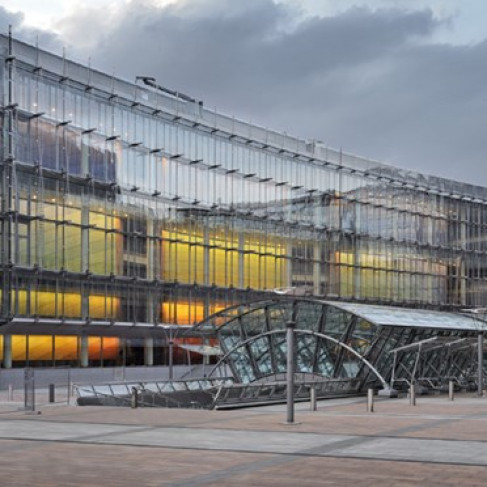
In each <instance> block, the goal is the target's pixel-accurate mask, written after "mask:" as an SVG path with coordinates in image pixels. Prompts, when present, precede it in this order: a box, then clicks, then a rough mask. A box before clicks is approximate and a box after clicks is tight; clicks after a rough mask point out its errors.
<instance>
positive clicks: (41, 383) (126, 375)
mask: <svg viewBox="0 0 487 487" xmlns="http://www.w3.org/2000/svg"><path fill="white" fill-rule="evenodd" d="M32 370H34V380H35V386H36V387H48V385H49V384H55V385H57V386H66V385H68V383H69V382H71V383H73V384H79V385H82V384H103V383H107V382H119V381H151V380H153V381H161V380H168V379H169V368H168V367H167V366H164V367H104V368H100V367H97V368H86V369H68V368H59V369H55V368H51V369H42V368H36V369H32ZM189 370H190V367H188V366H187V365H177V366H176V365H175V366H174V368H173V377H174V379H175V380H178V379H179V378H181V377H182V376H183V375H185V374H187V373H189ZM9 385H12V387H13V388H14V389H20V388H23V387H24V369H0V390H5V389H8V386H9Z"/></svg>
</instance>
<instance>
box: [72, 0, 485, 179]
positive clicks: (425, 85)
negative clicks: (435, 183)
mask: <svg viewBox="0 0 487 487" xmlns="http://www.w3.org/2000/svg"><path fill="white" fill-rule="evenodd" d="M91 15H94V16H96V15H97V14H96V13H94V12H93V13H92V14H91ZM89 21H90V19H89V16H86V15H85V16H84V17H83V22H89ZM66 25H69V24H66ZM82 27H83V26H82V25H79V23H78V29H79V30H81V31H82V30H83V29H82ZM438 27H439V23H438V21H437V20H435V19H434V17H433V15H432V13H431V11H429V10H421V11H404V10H399V9H392V10H391V9H389V10H377V11H370V10H367V9H365V8H354V9H350V10H348V11H346V12H344V13H342V14H340V15H337V16H334V17H314V18H307V17H304V16H301V12H300V11H299V10H297V9H293V8H292V7H289V6H284V5H283V4H276V3H274V2H273V1H272V0H249V1H246V2H235V1H233V0H204V1H199V2H186V3H183V4H179V5H173V6H170V7H166V8H156V7H154V6H151V5H150V4H148V3H146V2H143V1H132V2H131V3H129V4H128V5H127V6H126V7H125V10H123V11H121V12H119V14H118V17H117V22H114V23H113V25H112V27H111V28H110V29H109V30H107V31H105V32H104V33H103V34H102V37H101V38H100V40H99V42H98V45H97V46H96V48H95V49H93V50H92V51H91V52H90V53H88V52H80V51H78V54H79V55H81V56H84V57H85V59H86V58H87V57H88V56H91V57H92V60H93V61H94V64H95V65H97V66H100V67H101V68H103V69H107V70H110V71H111V70H112V69H113V67H115V68H116V70H117V73H118V74H120V75H123V76H125V77H127V78H129V79H134V77H135V75H138V74H147V75H153V76H155V77H156V78H157V79H158V82H160V83H161V84H164V85H166V86H168V87H169V88H174V89H178V90H180V91H184V92H188V93H189V94H191V95H193V96H195V97H196V98H202V99H203V100H204V101H205V103H206V104H207V105H209V106H217V107H218V108H219V109H221V110H222V111H224V112H227V113H235V114H236V115H237V116H239V117H243V118H246V119H251V120H252V121H253V122H256V123H259V124H261V125H265V126H269V127H271V128H276V129H279V130H286V131H288V132H290V133H294V134H296V135H300V136H303V137H306V138H318V139H320V140H323V141H325V142H326V143H328V144H329V145H330V146H332V147H339V146H342V147H343V149H344V150H345V151H350V152H355V153H358V154H360V155H363V156H368V157H371V158H376V159H379V160H384V161H385V162H388V161H392V162H393V163H395V164H398V165H401V166H403V167H408V168H412V169H415V170H420V171H424V172H428V173H433V174H438V175H443V176H446V177H453V178H458V179H462V180H468V181H472V182H477V183H481V184H487V172H486V170H485V169H484V166H485V156H486V154H487V150H486V149H487V147H486V145H487V143H486V142H485V141H486V140H487V137H485V135H484V133H483V132H484V129H485V126H486V124H485V115H484V114H485V113H487V111H486V108H487V83H486V77H487V65H486V64H485V61H484V60H485V59H486V58H487V57H486V55H487V43H481V44H477V45H471V46H463V47H455V46H451V45H446V44H444V45H435V44H432V43H431V42H429V40H430V38H431V36H432V35H433V34H434V32H435V30H436V29H437V28H438ZM73 49H76V46H75V45H73Z"/></svg>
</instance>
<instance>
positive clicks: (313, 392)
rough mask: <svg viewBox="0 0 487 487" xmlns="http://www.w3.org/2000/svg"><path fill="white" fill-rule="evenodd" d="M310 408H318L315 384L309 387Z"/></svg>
mask: <svg viewBox="0 0 487 487" xmlns="http://www.w3.org/2000/svg"><path fill="white" fill-rule="evenodd" d="M309 409H310V411H316V410H317V406H316V388H315V387H313V386H312V387H310V388H309Z"/></svg>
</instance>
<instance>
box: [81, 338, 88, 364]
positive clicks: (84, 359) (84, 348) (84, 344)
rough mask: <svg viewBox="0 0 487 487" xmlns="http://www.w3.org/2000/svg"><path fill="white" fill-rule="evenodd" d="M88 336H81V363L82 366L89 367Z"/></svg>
mask: <svg viewBox="0 0 487 487" xmlns="http://www.w3.org/2000/svg"><path fill="white" fill-rule="evenodd" d="M88 360H89V355H88V337H87V336H82V337H80V365H81V367H88Z"/></svg>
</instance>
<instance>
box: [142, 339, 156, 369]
mask: <svg viewBox="0 0 487 487" xmlns="http://www.w3.org/2000/svg"><path fill="white" fill-rule="evenodd" d="M144 365H148V366H151V365H154V339H153V338H152V337H147V338H145V340H144Z"/></svg>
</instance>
